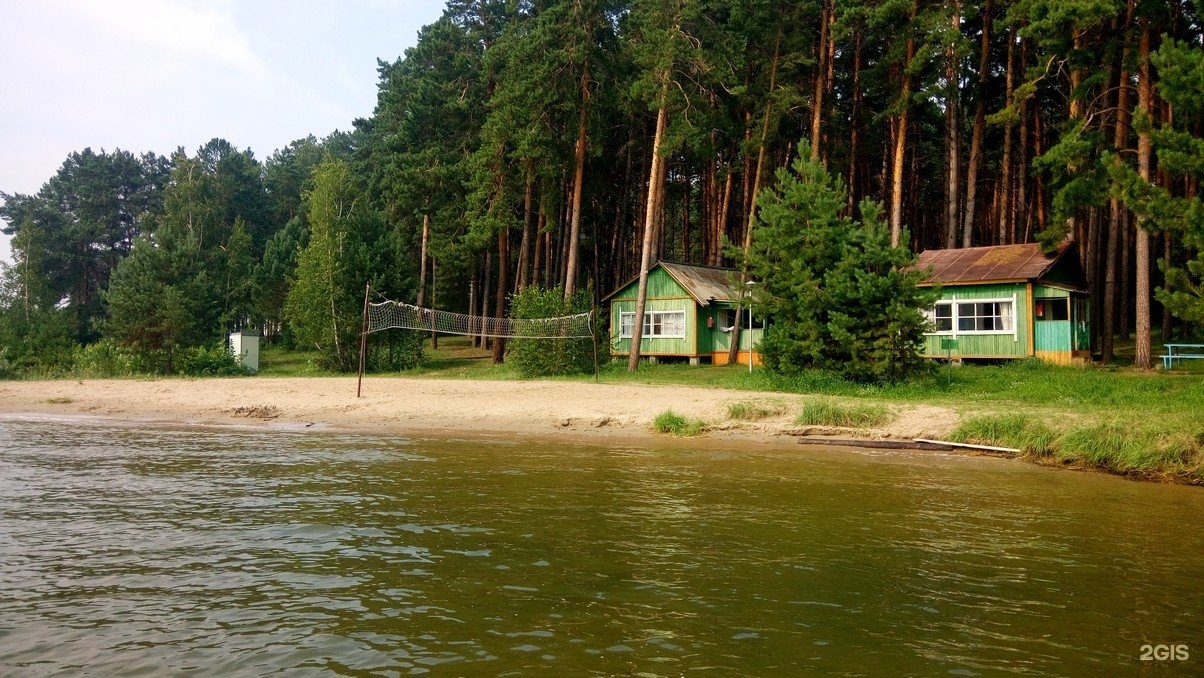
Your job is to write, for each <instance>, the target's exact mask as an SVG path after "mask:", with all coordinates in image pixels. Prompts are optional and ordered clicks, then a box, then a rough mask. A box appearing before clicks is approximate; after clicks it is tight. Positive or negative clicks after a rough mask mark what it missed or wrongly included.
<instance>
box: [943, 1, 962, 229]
mask: <svg viewBox="0 0 1204 678" xmlns="http://www.w3.org/2000/svg"><path fill="white" fill-rule="evenodd" d="M950 23H951V24H952V26H951V28H952V32H953V34H958V33H960V31H961V6H960V2H959V0H953V14H952V17H951V20H950ZM957 62H958V58H957V48H956V45H955V44H954V43H953V41H950V43H949V46H948V47H947V48H946V50H945V83H946V84H945V86H946V92H945V164H946V167H945V170H946V172H947V174H946V179H945V247H946V249H953V248H954V247H956V246H957V231H958V228H957V227H958V226H959V225H960V221H959V220H958V218H957V217H958V209H959V208H960V207H961V195H960V194H959V190H958V189H959V184H960V179H961V177H960V173H959V171H958V170H959V167H958V165H959V158H960V156H961V130H960V125H961V121H960V116H959V115H958V107H959V106H960V103H959V101H958V99H959V97H958V91H957V90H958V80H959V73H958V68H957V66H958V63H957Z"/></svg>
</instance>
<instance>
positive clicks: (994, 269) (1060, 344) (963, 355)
mask: <svg viewBox="0 0 1204 678" xmlns="http://www.w3.org/2000/svg"><path fill="white" fill-rule="evenodd" d="M917 268H919V269H921V270H928V271H929V277H928V280H927V281H926V282H925V283H923V284H924V285H933V284H939V285H940V290H941V297H940V300H938V301H937V302H936V305H935V307H933V308H930V309H927V314H928V319H929V320H930V321H931V323H932V331H931V332H930V333H929V334H927V335H926V336H925V341H924V355H925V356H927V357H930V358H951V359H998V358H1028V357H1036V358H1040V359H1041V360H1045V361H1047V362H1052V363H1058V364H1062V365H1069V364H1073V363H1083V362H1087V361H1090V360H1091V326H1090V321H1091V318H1090V314H1089V309H1090V305H1089V304H1088V303H1087V301H1088V295H1087V293H1086V291H1085V290H1084V287H1085V284H1084V279H1083V275H1082V269H1081V268H1080V266H1079V265H1078V260H1077V257H1076V256H1074V251H1073V243H1069V242H1067V243H1063V244H1062V245H1061V246H1059V247H1058V249H1056V250H1055V251H1053V252H1049V253H1046V252H1043V251H1042V250H1041V247H1040V245H1037V244H1036V243H1029V244H1023V245H999V246H995V247H968V248H965V249H954V250H927V251H925V252H923V253H922V254H920V257H919V262H918V263H917Z"/></svg>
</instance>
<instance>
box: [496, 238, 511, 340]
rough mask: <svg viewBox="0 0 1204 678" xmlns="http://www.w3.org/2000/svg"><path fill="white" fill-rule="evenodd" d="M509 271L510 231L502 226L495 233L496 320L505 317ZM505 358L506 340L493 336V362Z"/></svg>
mask: <svg viewBox="0 0 1204 678" xmlns="http://www.w3.org/2000/svg"><path fill="white" fill-rule="evenodd" d="M509 273H510V232H509V230H507V229H505V228H503V229H502V230H501V231H500V232H499V233H498V234H497V299H496V300H495V304H494V316H493V317H495V318H497V319H498V320H501V319H502V318H505V317H506V291H507V289H508V288H507V277H508V275H509ZM505 359H506V340H505V339H504V338H502V337H494V338H493V362H495V363H500V362H502V361H504V360H505Z"/></svg>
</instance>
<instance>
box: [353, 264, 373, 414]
mask: <svg viewBox="0 0 1204 678" xmlns="http://www.w3.org/2000/svg"><path fill="white" fill-rule="evenodd" d="M371 289H372V283H370V282H366V283H364V316H363V321H362V322H361V324H360V370H359V378H358V379H357V380H356V382H355V397H356V398H358V397H360V391H361V390H362V389H363V387H364V362H365V360H366V359H367V357H368V292H369V291H370V290H371Z"/></svg>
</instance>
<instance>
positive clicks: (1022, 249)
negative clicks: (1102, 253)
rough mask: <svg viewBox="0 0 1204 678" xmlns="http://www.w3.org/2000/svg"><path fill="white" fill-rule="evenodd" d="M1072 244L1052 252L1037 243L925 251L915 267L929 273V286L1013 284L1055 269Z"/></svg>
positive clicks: (1068, 243) (1036, 278) (1066, 244)
mask: <svg viewBox="0 0 1204 678" xmlns="http://www.w3.org/2000/svg"><path fill="white" fill-rule="evenodd" d="M1072 245H1073V243H1071V242H1069V241H1068V242H1064V243H1062V244H1061V245H1058V248H1057V249H1056V250H1054V251H1053V252H1049V253H1046V252H1043V251H1042V250H1041V245H1039V244H1037V243H1025V244H1022V245H995V246H991V247H966V248H963V249H953V250H925V251H924V252H921V253H920V258H919V261H917V262H916V268H918V269H920V270H926V269H928V270H929V271H930V273H929V275H928V279H927V280H925V282H928V283H933V282H937V283H941V284H943V285H948V284H956V283H983V282H1013V281H1028V280H1038V279H1040V278H1041V277H1042V276H1044V275H1045V274H1046V273H1048V272H1049V271H1050V269H1052V268H1053V267H1054V265H1055V264H1057V263H1058V261H1059V260H1060V259H1061V258H1062V256H1063V255H1064V254H1066V252H1067V251H1068V250H1069V249H1070V248H1071V246H1072Z"/></svg>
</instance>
